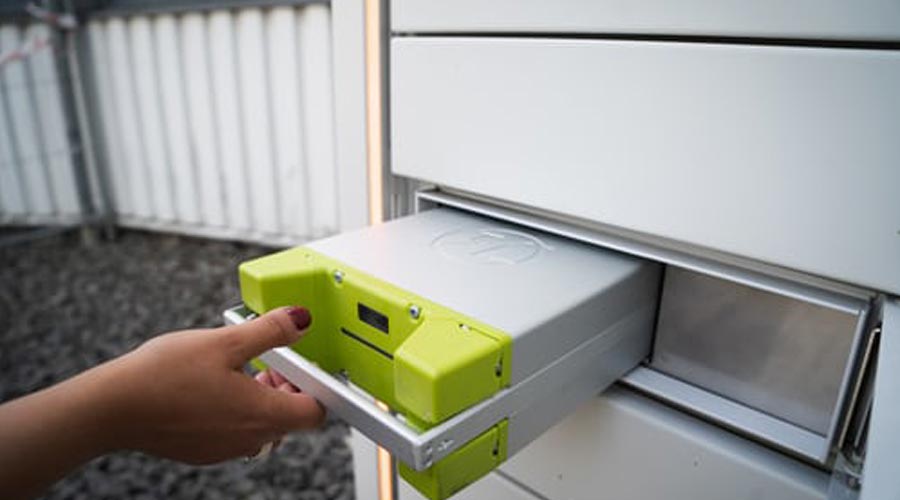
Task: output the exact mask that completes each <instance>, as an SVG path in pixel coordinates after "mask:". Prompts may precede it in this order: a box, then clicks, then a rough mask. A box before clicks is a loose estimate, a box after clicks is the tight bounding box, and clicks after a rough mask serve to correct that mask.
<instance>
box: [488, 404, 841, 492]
mask: <svg viewBox="0 0 900 500" xmlns="http://www.w3.org/2000/svg"><path fill="white" fill-rule="evenodd" d="M500 470H501V471H503V472H504V473H505V474H508V475H509V476H510V477H512V478H514V479H515V480H516V481H518V482H519V483H521V484H523V485H525V486H527V487H528V488H529V489H531V490H533V491H536V492H538V493H539V494H540V495H542V496H543V497H545V498H548V499H571V500H580V499H584V500H588V499H594V498H597V492H603V496H604V497H608V498H616V499H620V500H628V499H635V500H637V499H647V498H668V499H673V500H674V499H685V500H688V499H690V500H702V499H721V498H730V499H757V498H779V499H784V500H787V499H821V498H824V497H825V492H826V489H827V486H828V475H827V474H825V473H823V472H821V471H819V470H817V469H814V468H812V467H810V466H807V465H804V464H802V463H800V462H797V461H795V460H792V459H790V458H788V457H786V456H784V455H781V454H779V453H777V452H774V451H772V450H770V449H767V448H764V447H763V446H761V445H758V444H756V443H753V442H751V441H748V440H746V439H743V438H740V437H737V436H735V435H733V434H731V433H729V432H727V431H724V430H722V429H721V428H718V427H714V426H712V425H710V424H706V423H704V422H701V421H699V420H697V419H695V418H693V417H690V416H688V415H686V414H683V413H680V412H678V411H676V410H673V409H671V408H668V407H665V406H663V405H662V404H660V403H656V402H654V401H651V400H649V399H646V398H644V397H641V396H637V395H635V394H633V393H630V392H627V391H624V390H622V389H618V388H613V389H610V390H609V391H607V392H606V393H604V395H603V396H601V397H599V398H597V399H595V400H594V401H592V402H590V403H588V404H586V405H585V406H584V407H582V408H581V409H580V410H578V411H577V412H575V413H574V414H572V415H571V416H569V417H568V418H566V419H565V420H563V421H562V422H560V423H559V424H558V425H556V426H555V427H553V428H552V429H550V430H549V431H547V433H546V434H544V435H543V436H542V437H540V438H538V439H537V440H535V441H534V442H533V443H531V444H530V445H529V446H528V447H526V448H525V449H523V450H522V451H521V452H520V453H518V454H517V455H515V456H513V457H512V458H510V459H509V460H508V461H507V462H506V463H505V464H503V465H501V466H500Z"/></svg>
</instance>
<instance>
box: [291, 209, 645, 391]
mask: <svg viewBox="0 0 900 500" xmlns="http://www.w3.org/2000/svg"><path fill="white" fill-rule="evenodd" d="M307 246H309V247H310V248H312V249H314V250H316V251H318V252H321V253H322V254H325V255H328V256H329V257H332V258H334V259H336V260H339V261H341V262H344V263H345V264H347V265H348V266H352V267H354V268H356V269H359V270H361V271H363V272H366V273H368V274H371V275H373V276H375V277H377V278H379V279H381V280H384V281H386V282H389V283H392V284H394V285H396V286H398V287H400V288H403V289H405V290H408V291H410V292H412V293H415V294H418V295H420V296H422V297H425V298H427V299H428V300H432V301H434V302H436V303H438V304H441V305H443V306H446V307H448V308H451V309H453V310H455V311H458V312H460V313H462V314H464V315H467V316H470V317H473V318H475V319H478V320H480V321H483V322H485V323H487V324H489V325H491V326H494V327H496V328H499V329H501V330H503V331H504V332H506V333H507V334H508V335H510V336H511V337H512V339H513V359H512V365H511V367H510V368H511V384H516V383H518V382H520V381H522V380H524V379H525V378H526V377H528V376H529V375H531V374H533V373H535V372H536V371H537V370H539V369H541V368H543V367H545V366H547V365H548V364H550V363H551V362H553V361H554V360H556V359H558V358H559V357H560V356H562V355H563V354H565V353H567V352H569V351H571V350H572V349H573V348H575V347H577V346H578V345H580V344H582V343H583V342H585V341H586V340H588V339H590V338H592V337H593V336H595V335H597V334H598V333H600V332H602V331H604V330H605V329H606V328H609V327H610V326H611V325H613V324H615V323H616V322H618V321H621V320H622V319H623V318H625V317H627V316H629V315H632V314H635V313H636V312H638V313H640V314H645V315H649V316H650V317H652V316H653V314H654V313H655V309H656V304H657V300H658V290H659V276H660V269H659V265H657V264H654V263H650V262H647V261H644V260H641V259H637V258H634V257H629V256H625V255H622V254H619V253H616V252H612V251H608V250H603V249H599V248H597V247H594V246H590V245H586V244H583V243H579V242H575V241H572V240H567V239H563V238H560V237H557V236H553V235H549V234H546V233H539V232H536V231H533V230H528V229H523V228H521V227H518V226H514V225H511V224H506V223H503V222H498V221H496V220H491V219H487V218H483V217H480V216H477V215H473V214H471V213H464V212H460V211H456V210H453V209H448V208H439V209H434V210H429V211H426V212H423V213H420V214H417V215H415V216H411V217H406V218H403V219H399V220H395V221H391V222H389V223H385V224H382V225H377V226H373V227H369V228H366V229H363V230H360V231H355V232H351V233H345V234H342V235H338V236H335V237H332V238H328V239H324V240H320V241H316V242H313V243H310V244H308V245H307ZM651 329H652V326H649V327H648V328H647V331H646V336H647V340H648V342H649V339H650V336H651ZM648 349H649V344H648Z"/></svg>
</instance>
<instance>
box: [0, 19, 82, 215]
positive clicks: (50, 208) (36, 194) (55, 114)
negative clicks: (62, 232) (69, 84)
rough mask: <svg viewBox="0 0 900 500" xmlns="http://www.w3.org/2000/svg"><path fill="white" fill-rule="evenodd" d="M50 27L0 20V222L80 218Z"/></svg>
mask: <svg viewBox="0 0 900 500" xmlns="http://www.w3.org/2000/svg"><path fill="white" fill-rule="evenodd" d="M50 38H51V30H50V29H49V28H48V27H47V26H44V25H41V24H31V25H28V26H20V25H16V24H3V25H0V54H7V55H9V54H11V53H12V51H21V52H23V53H25V54H27V55H24V56H23V57H21V58H14V59H11V60H8V61H7V62H5V63H4V64H2V66H0V223H4V224H47V223H67V222H74V221H76V220H78V219H79V217H80V206H79V203H78V194H77V187H76V184H75V179H74V172H73V165H72V152H71V145H70V144H69V141H68V137H67V133H66V121H65V118H64V115H63V106H62V101H61V93H60V78H59V75H58V73H57V69H56V65H55V61H54V52H53V51H54V50H57V49H58V48H56V47H52V46H48V45H42V43H44V42H50Z"/></svg>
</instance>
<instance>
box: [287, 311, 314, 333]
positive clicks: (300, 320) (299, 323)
mask: <svg viewBox="0 0 900 500" xmlns="http://www.w3.org/2000/svg"><path fill="white" fill-rule="evenodd" d="M287 313H288V316H290V317H291V321H293V322H294V326H295V327H297V330H305V329H307V328H308V327H309V324H310V323H312V316H311V315H310V314H309V309H307V308H305V307H297V306H291V307H289V308H288V310H287Z"/></svg>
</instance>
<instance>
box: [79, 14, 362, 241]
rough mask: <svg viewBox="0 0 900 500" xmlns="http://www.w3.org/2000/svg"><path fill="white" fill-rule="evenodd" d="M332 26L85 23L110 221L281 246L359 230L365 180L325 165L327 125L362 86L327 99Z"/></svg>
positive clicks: (330, 150)
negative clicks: (114, 213) (114, 215)
mask: <svg viewBox="0 0 900 500" xmlns="http://www.w3.org/2000/svg"><path fill="white" fill-rule="evenodd" d="M330 26H331V16H330V11H329V8H328V6H326V5H309V6H302V7H277V8H272V9H259V8H246V9H238V10H225V9H222V10H213V11H209V12H204V13H200V12H189V13H184V14H161V15H154V16H150V15H147V16H144V15H132V16H129V17H128V18H127V22H126V21H123V19H122V18H115V17H113V18H106V19H103V20H95V21H92V22H91V23H90V25H89V31H90V35H91V51H92V55H93V58H94V60H95V61H97V64H96V66H98V67H96V68H93V69H94V71H95V74H96V85H97V87H98V88H97V95H98V96H100V98H99V103H98V107H99V111H100V113H99V116H98V118H99V119H100V120H101V121H102V122H103V123H102V130H103V131H104V135H105V136H106V137H105V141H103V142H104V144H103V147H104V148H105V155H103V156H104V157H105V158H106V160H107V163H108V165H107V170H108V172H109V175H110V177H111V179H112V180H113V182H112V183H111V184H112V186H113V191H114V192H113V195H114V198H115V199H116V200H117V207H118V212H119V213H120V215H122V217H120V218H119V220H120V221H121V222H122V223H123V224H125V225H128V226H134V227H145V228H150V229H159V230H168V231H177V232H186V233H191V234H198V235H203V236H213V237H224V238H238V239H250V240H256V241H266V242H270V243H276V242H277V243H285V244H287V243H292V242H298V241H302V240H306V239H308V238H310V237H313V236H321V235H324V234H331V233H334V232H336V231H338V230H341V229H348V228H353V227H357V226H359V225H362V224H364V223H365V220H366V213H365V211H366V206H367V205H366V200H365V198H364V196H365V191H364V189H365V170H364V168H362V163H359V165H360V167H361V168H359V170H358V171H353V170H351V166H352V164H351V165H349V166H348V165H343V166H341V167H338V165H337V164H336V163H337V162H336V160H335V140H336V139H335V138H336V131H335V118H334V114H335V109H334V108H335V101H336V100H342V102H348V101H350V102H352V98H353V97H354V96H352V95H350V96H349V97H348V94H350V93H352V92H353V90H352V89H360V92H361V85H362V82H361V81H360V82H358V83H357V85H356V87H354V86H352V85H349V84H347V83H344V84H342V86H341V88H342V89H348V90H342V92H343V93H342V94H341V95H339V96H337V97H336V96H335V94H334V89H333V86H334V84H335V82H334V79H333V76H332V51H331V43H332V39H331V36H332V34H331V29H330ZM126 28H127V29H126ZM351 34H352V33H350V32H349V31H346V32H345V34H344V35H342V36H345V37H346V36H350V35H351ZM108 62H111V64H108ZM351 62H352V61H351ZM342 64H344V66H345V67H346V66H347V65H349V63H348V62H346V61H345V62H343V63H342ZM338 98H339V99H338ZM359 105H360V109H361V107H362V103H361V102H360V103H359ZM349 111H352V110H346V109H345V113H346V112H349ZM127 117H131V118H130V122H128V123H124V122H125V121H126V118H127ZM344 143H347V140H344ZM360 143H362V138H361V137H360ZM354 147H355V146H354V145H353V144H349V147H348V149H349V150H350V151H353V150H354V149H353V148H354ZM339 171H340V175H341V176H343V180H342V185H340V186H339V185H338V182H337V177H338V173H339ZM132 179H135V180H136V181H137V183H138V184H137V186H139V188H140V190H141V191H142V193H138V192H137V191H135V190H136V189H138V188H137V187H136V186H135V184H134V183H132V182H131V180H132ZM360 192H361V193H362V195H361V196H360V195H359V194H358V193H360ZM339 193H340V194H341V196H339ZM345 193H347V194H349V195H345ZM138 194H140V195H141V196H138ZM143 202H152V203H148V204H147V205H146V210H138V209H137V208H138V207H140V206H143V205H141V203H143ZM132 207H134V209H133V208H132ZM345 215H346V216H345Z"/></svg>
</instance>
